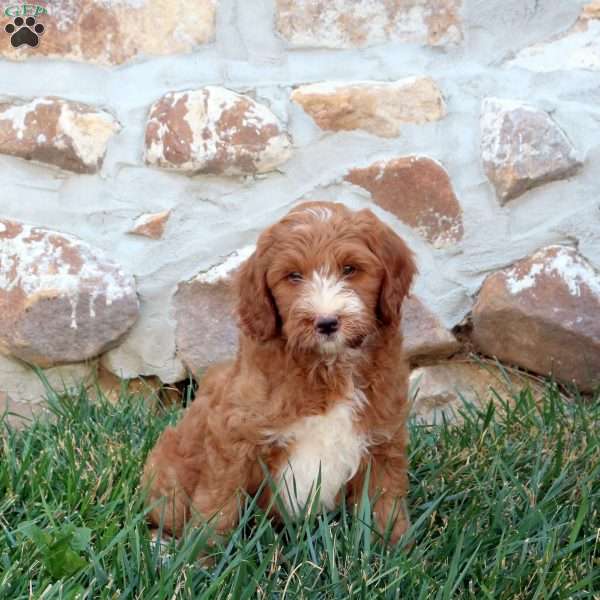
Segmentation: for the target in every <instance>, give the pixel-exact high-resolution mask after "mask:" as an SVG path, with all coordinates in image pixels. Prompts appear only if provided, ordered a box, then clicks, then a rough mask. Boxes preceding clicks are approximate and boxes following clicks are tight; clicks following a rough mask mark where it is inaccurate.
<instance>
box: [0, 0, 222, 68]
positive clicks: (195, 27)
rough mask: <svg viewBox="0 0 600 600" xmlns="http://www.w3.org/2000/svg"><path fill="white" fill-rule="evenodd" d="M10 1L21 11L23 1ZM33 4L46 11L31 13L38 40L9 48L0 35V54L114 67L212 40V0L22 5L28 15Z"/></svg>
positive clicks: (89, 0)
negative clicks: (34, 14)
mask: <svg viewBox="0 0 600 600" xmlns="http://www.w3.org/2000/svg"><path fill="white" fill-rule="evenodd" d="M13 5H18V6H19V7H20V14H22V10H23V9H22V6H23V4H20V3H16V2H15V3H13ZM35 5H39V6H42V7H44V8H46V10H47V14H38V15H36V16H34V18H35V19H36V20H37V25H38V26H39V25H43V27H44V28H45V30H44V32H43V34H42V35H40V36H39V43H38V44H37V45H36V46H35V47H31V46H30V45H28V44H23V45H21V46H19V47H18V48H13V46H12V45H11V42H10V38H11V36H9V35H2V36H0V56H2V57H4V58H10V59H12V60H26V59H30V58H31V59H36V58H38V59H39V58H41V57H49V58H58V59H70V60H76V61H85V62H91V63H98V64H101V65H119V64H121V63H124V62H126V61H129V60H131V59H133V58H135V57H150V56H161V55H166V54H179V53H188V52H191V51H192V50H193V49H194V48H195V47H197V46H198V45H199V44H204V43H206V42H210V41H212V39H213V38H214V30H215V8H216V0H194V1H193V2H176V1H174V0H134V1H131V0H123V1H117V2H107V1H106V0H78V1H77V2H64V1H63V2H44V1H40V2H36V3H33V4H29V5H28V6H29V7H30V8H28V10H27V15H28V16H33V15H32V14H31V13H32V12H34V11H35ZM27 15H25V16H27ZM3 27H4V25H3ZM28 29H29V30H31V29H32V28H28ZM2 33H4V32H2ZM21 35H22V34H21ZM30 35H31V33H30V32H29V33H28V36H30Z"/></svg>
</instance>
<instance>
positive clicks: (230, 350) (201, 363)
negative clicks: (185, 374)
mask: <svg viewBox="0 0 600 600" xmlns="http://www.w3.org/2000/svg"><path fill="white" fill-rule="evenodd" d="M253 252H254V246H246V247H244V248H240V249H239V250H236V251H235V252H233V253H232V254H230V255H229V256H228V257H227V258H226V260H224V261H223V262H222V263H221V264H218V265H216V266H214V267H211V268H210V269H209V270H207V271H205V272H203V273H200V274H198V275H197V276H196V277H194V278H193V279H192V280H190V281H185V282H182V283H180V284H179V286H178V288H177V292H176V293H175V298H174V305H175V320H176V330H175V336H176V341H177V354H178V356H179V358H180V359H181V360H182V362H183V364H184V365H185V366H186V367H187V368H188V369H189V370H190V371H191V372H192V374H194V375H199V374H201V373H202V372H203V371H204V370H205V369H206V368H207V367H209V366H210V365H212V364H214V363H218V362H221V361H224V360H228V359H230V358H232V357H233V356H235V352H236V350H237V346H238V327H237V319H236V316H235V313H234V309H235V297H234V295H233V290H232V285H231V284H232V280H233V279H232V278H233V274H234V273H235V272H236V271H237V269H238V267H239V266H240V265H241V264H242V263H243V262H244V261H245V260H246V259H247V258H248V257H249V256H250V255H251V254H252V253H253Z"/></svg>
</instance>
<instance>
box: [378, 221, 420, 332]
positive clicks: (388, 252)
mask: <svg viewBox="0 0 600 600" xmlns="http://www.w3.org/2000/svg"><path fill="white" fill-rule="evenodd" d="M379 225H380V231H379V235H378V236H377V237H378V242H379V244H378V248H377V250H376V253H377V255H378V256H379V258H380V260H381V263H382V264H383V267H384V269H385V271H384V275H383V282H382V284H381V291H380V295H379V305H378V312H379V317H380V319H381V322H382V323H383V324H384V325H399V324H400V317H401V309H402V302H403V301H404V298H405V297H406V296H407V295H408V292H409V290H410V286H411V283H412V280H413V277H414V276H415V275H416V273H417V267H416V265H415V260H414V255H413V253H412V251H411V250H410V249H409V247H408V246H407V245H406V244H405V243H404V241H403V240H402V239H401V238H400V237H399V236H398V235H396V233H395V232H394V231H393V230H392V229H391V228H390V227H388V226H387V225H385V224H384V223H381V222H380V223H379Z"/></svg>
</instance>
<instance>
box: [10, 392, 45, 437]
mask: <svg viewBox="0 0 600 600" xmlns="http://www.w3.org/2000/svg"><path fill="white" fill-rule="evenodd" d="M45 413H46V410H45V406H44V404H41V403H38V404H33V403H31V402H15V401H14V400H12V398H11V397H10V396H9V395H8V394H7V393H5V392H2V391H0V415H2V416H3V417H4V419H5V422H6V423H8V424H9V425H10V426H11V427H13V428H16V429H22V428H23V427H26V426H27V425H28V424H30V423H31V421H32V420H33V419H34V418H35V417H37V416H40V415H43V414H45Z"/></svg>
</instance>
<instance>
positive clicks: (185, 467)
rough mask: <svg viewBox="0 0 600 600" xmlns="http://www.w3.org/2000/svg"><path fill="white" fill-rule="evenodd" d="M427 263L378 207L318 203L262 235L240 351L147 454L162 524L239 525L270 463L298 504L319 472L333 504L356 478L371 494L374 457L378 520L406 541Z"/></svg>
mask: <svg viewBox="0 0 600 600" xmlns="http://www.w3.org/2000/svg"><path fill="white" fill-rule="evenodd" d="M415 272H416V269H415V264H414V261H413V255H412V253H411V252H410V250H409V249H408V248H407V246H406V244H405V243H404V242H403V241H402V240H401V239H400V238H399V237H398V236H397V235H396V234H395V233H394V232H393V231H392V230H391V229H390V228H389V227H388V226H386V225H385V224H383V223H382V222H381V221H380V220H379V219H378V218H377V217H375V215H374V214H373V213H372V212H371V211H369V210H361V211H358V212H352V211H351V210H349V209H348V208H346V207H345V206H344V205H343V204H337V203H335V204H334V203H330V202H307V203H304V204H301V205H299V206H297V207H295V208H294V209H293V210H292V211H291V212H290V213H289V214H288V215H286V216H285V217H284V218H283V219H282V220H281V221H280V222H279V223H276V224H275V225H273V226H272V227H270V228H269V229H267V230H266V231H265V232H263V234H262V235H261V236H260V238H259V240H258V244H257V248H256V251H255V252H254V254H253V255H252V256H251V257H250V258H249V259H248V260H247V261H246V262H245V263H244V264H243V265H242V266H241V268H240V270H239V272H238V275H237V281H236V292H237V294H238V306H237V315H238V318H239V325H240V329H241V333H240V340H239V350H238V352H237V356H236V358H235V360H234V361H232V362H230V363H228V364H224V365H219V366H216V367H214V368H213V369H212V370H211V371H210V372H209V373H208V374H207V376H206V377H205V379H204V380H203V382H202V385H201V388H200V390H199V392H198V395H197V397H196V399H195V400H194V402H193V403H192V404H191V406H190V407H189V408H188V409H187V411H186V412H185V414H184V416H183V418H182V420H181V421H180V422H179V424H178V425H177V426H175V427H171V428H168V429H167V430H166V431H165V432H164V433H163V435H162V436H161V438H160V439H159V441H158V443H157V444H156V447H155V448H154V449H153V451H152V452H151V454H150V456H149V458H148V461H147V464H146V467H145V470H144V476H143V484H144V485H146V486H147V488H148V490H149V495H148V502H149V504H150V505H151V506H152V507H153V508H152V511H151V512H150V519H151V521H152V522H153V523H154V524H156V525H158V524H159V523H161V522H162V523H163V527H164V529H165V530H166V531H168V532H170V533H172V534H174V535H178V534H180V533H181V530H182V528H183V527H184V525H185V524H186V522H188V521H190V520H192V521H193V522H201V521H203V520H207V521H208V520H211V523H212V526H213V527H214V528H215V530H216V531H217V532H218V533H227V532H228V531H229V530H231V529H232V528H234V527H235V525H236V522H237V519H238V506H239V495H240V492H246V493H248V494H255V493H257V491H258V489H259V487H260V485H261V483H262V482H263V479H264V472H263V466H262V465H264V466H266V467H267V468H268V470H269V472H270V474H271V476H272V478H273V479H274V481H275V482H277V483H279V484H280V485H279V487H280V490H281V491H280V497H281V498H282V500H283V503H284V505H285V506H286V508H287V510H288V511H289V512H290V513H292V514H294V513H295V512H296V511H297V510H298V508H299V507H302V506H304V505H305V504H306V503H307V502H308V501H311V498H314V496H311V494H312V493H313V490H314V488H315V483H316V481H317V479H318V476H319V473H320V478H321V486H320V493H319V495H318V497H319V500H320V502H321V503H322V504H323V505H325V507H326V508H327V509H331V508H333V507H334V506H335V505H336V503H337V502H338V501H340V500H341V498H340V492H341V490H342V488H343V486H344V485H345V484H346V490H347V491H348V493H349V494H350V496H351V498H350V499H351V500H354V499H356V500H357V499H358V497H359V496H360V494H361V492H362V489H363V482H364V480H365V479H364V478H365V475H366V473H367V468H368V465H369V464H370V471H369V473H370V475H369V493H370V495H371V497H372V500H373V501H374V503H375V504H374V513H375V521H376V524H377V526H378V527H379V529H380V531H384V530H385V527H386V525H388V524H390V526H391V527H392V529H391V531H392V536H391V537H392V541H397V540H398V538H399V537H400V536H401V535H402V534H403V533H404V531H405V530H406V529H407V527H408V525H409V520H408V515H407V512H406V509H405V507H404V498H405V496H406V493H407V487H408V480H407V459H406V441H407V434H406V418H407V377H408V370H407V367H406V365H405V362H404V359H403V355H402V338H401V335H400V333H399V324H400V311H401V306H402V301H403V299H404V297H405V296H406V295H407V293H408V291H409V288H410V285H411V281H412V279H413V276H414V275H415ZM261 463H262V465H261ZM271 493H272V492H271V490H270V488H269V486H265V488H264V491H263V492H262V495H261V498H260V503H261V505H262V506H265V507H266V506H267V505H268V504H269V501H270V494H271ZM161 499H163V501H162V502H160V501H159V500H161Z"/></svg>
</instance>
